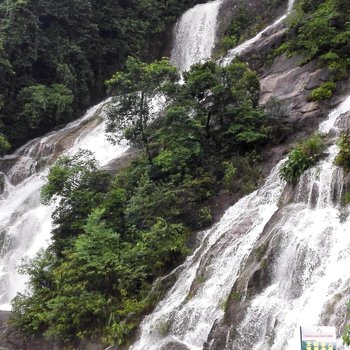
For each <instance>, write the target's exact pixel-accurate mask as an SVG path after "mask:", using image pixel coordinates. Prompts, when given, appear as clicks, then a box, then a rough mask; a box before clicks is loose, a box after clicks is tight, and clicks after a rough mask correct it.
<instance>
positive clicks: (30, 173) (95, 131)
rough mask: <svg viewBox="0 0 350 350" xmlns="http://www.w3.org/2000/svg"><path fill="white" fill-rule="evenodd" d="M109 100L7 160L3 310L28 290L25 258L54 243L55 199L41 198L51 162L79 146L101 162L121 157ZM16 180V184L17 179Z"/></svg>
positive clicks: (0, 245)
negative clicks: (109, 132) (112, 137)
mask: <svg viewBox="0 0 350 350" xmlns="http://www.w3.org/2000/svg"><path fill="white" fill-rule="evenodd" d="M108 102H109V100H106V101H104V102H102V103H100V104H98V105H96V106H94V107H92V108H91V109H90V110H88V111H87V113H86V114H85V115H84V116H83V117H82V118H81V119H79V120H78V121H75V122H73V123H70V124H69V125H67V126H66V127H65V128H63V129H62V130H59V131H56V132H52V133H50V134H48V135H46V136H44V137H42V138H38V139H35V140H33V141H31V142H29V143H28V144H26V145H25V146H23V147H21V148H20V149H19V150H18V151H17V152H15V154H13V155H12V156H8V157H6V158H5V160H3V162H5V163H6V162H7V163H9V164H10V165H9V166H6V171H5V174H6V175H5V182H6V184H5V191H4V193H3V194H2V196H1V197H0V310H7V309H9V308H10V305H9V302H10V300H11V299H12V298H13V297H14V296H15V294H16V293H17V292H20V291H24V289H25V282H26V280H27V278H26V276H22V275H19V274H18V272H17V269H18V265H19V263H20V262H21V259H22V258H23V257H29V258H30V257H33V256H35V254H36V253H37V252H38V250H39V249H40V248H45V247H47V246H48V244H49V241H50V232H51V228H52V221H51V213H52V211H53V209H54V207H55V205H54V204H52V205H50V206H45V205H43V204H41V202H40V189H41V187H42V186H43V185H44V184H45V181H46V175H47V171H48V165H42V163H43V162H45V163H44V164H46V163H47V164H50V163H52V161H53V160H54V159H55V158H57V156H58V155H59V154H62V153H64V154H70V155H72V154H74V153H76V152H77V151H78V150H79V149H82V148H83V149H88V150H90V151H92V152H94V154H95V157H96V159H97V160H98V161H99V164H100V165H101V166H102V165H105V164H107V163H108V162H109V161H111V160H113V159H115V158H117V157H119V156H121V155H122V154H123V153H124V152H125V151H126V149H127V146H126V145H125V144H121V145H112V144H111V143H110V142H109V141H107V139H106V137H105V119H103V115H104V110H103V108H104V107H105V106H106V105H107V104H108ZM11 181H12V182H13V183H11Z"/></svg>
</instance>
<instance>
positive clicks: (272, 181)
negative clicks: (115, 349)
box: [130, 0, 350, 350]
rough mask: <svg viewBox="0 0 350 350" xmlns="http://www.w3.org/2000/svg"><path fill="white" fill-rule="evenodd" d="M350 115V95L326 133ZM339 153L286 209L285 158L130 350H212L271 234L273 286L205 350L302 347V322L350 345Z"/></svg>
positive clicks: (240, 205)
mask: <svg viewBox="0 0 350 350" xmlns="http://www.w3.org/2000/svg"><path fill="white" fill-rule="evenodd" d="M293 4H294V0H290V1H289V3H288V9H287V13H286V14H285V15H283V16H282V17H281V18H279V19H277V20H276V21H275V22H274V23H273V24H272V25H271V26H269V27H267V28H265V30H263V31H262V32H260V33H258V34H257V35H256V36H255V37H254V38H252V39H249V40H248V41H246V42H244V43H242V44H241V45H239V46H237V47H236V48H234V49H232V50H231V51H230V52H229V53H228V55H227V56H226V57H225V58H223V60H222V64H223V65H226V64H229V62H231V61H232V59H233V58H234V57H235V56H237V55H239V54H241V53H243V52H244V51H245V50H247V49H248V48H249V47H251V46H252V45H254V43H256V42H257V41H258V40H259V39H260V38H261V37H262V36H263V35H264V34H265V33H266V32H267V31H269V30H271V29H272V28H275V27H277V26H278V25H279V24H280V23H281V22H282V21H283V20H284V19H285V18H286V16H287V14H288V13H289V12H290V11H291V9H292V6H293ZM197 19H198V18H194V19H193V22H194V23H197ZM178 26H179V24H178ZM177 30H178V31H179V28H177ZM178 56H179V57H181V55H178ZM182 57H184V56H182ZM184 61H185V60H184ZM186 62H187V61H186ZM188 67H189V64H187V65H186V66H185V69H188ZM347 112H350V96H349V97H348V98H347V99H346V100H345V101H344V102H343V103H342V104H341V105H340V106H339V107H338V108H336V109H335V110H334V111H332V112H331V113H330V114H329V117H328V119H327V120H326V121H325V122H323V123H322V124H321V125H320V131H321V132H324V133H328V132H329V131H332V132H333V134H337V132H338V131H339V130H338V129H337V127H336V126H335V123H336V121H337V119H338V118H339V117H340V116H341V115H342V114H344V113H347ZM337 151H338V149H337V146H335V145H332V146H330V147H329V148H328V150H327V157H326V158H325V159H323V160H322V161H321V162H320V163H319V164H318V165H317V166H315V167H313V168H311V169H309V170H308V171H306V172H305V174H304V175H303V176H302V178H301V179H300V182H299V185H298V188H297V189H296V194H295V198H294V200H293V202H292V203H290V204H289V205H285V206H282V208H279V205H280V203H281V200H282V198H283V193H284V189H285V183H284V182H282V181H281V179H280V177H279V172H280V168H281V165H282V164H283V162H284V161H285V160H284V161H281V162H280V163H279V164H278V165H277V166H276V167H275V168H274V169H273V170H272V172H271V174H270V175H269V177H268V178H267V180H266V182H265V184H264V185H263V186H262V187H261V188H260V189H259V190H257V191H255V192H254V193H252V194H250V195H249V196H246V197H244V198H242V199H241V200H240V201H238V202H237V203H236V204H235V205H234V206H233V207H231V208H229V209H228V210H227V212H226V213H225V214H224V216H223V218H222V219H221V220H220V222H218V223H217V224H216V225H215V226H214V227H213V228H211V229H210V230H208V231H206V232H202V233H201V234H200V235H199V237H200V244H199V247H198V248H197V249H196V250H195V251H194V252H193V254H192V255H191V256H189V257H188V258H187V259H186V261H185V262H184V264H183V265H182V266H181V267H180V268H179V270H180V271H181V272H180V273H179V276H178V279H177V281H176V283H175V285H174V286H173V287H172V288H171V289H170V290H169V291H168V292H167V294H166V296H165V297H164V299H163V300H162V301H160V302H159V304H158V305H157V307H156V309H155V310H154V311H153V312H152V313H151V314H150V315H148V316H146V317H145V319H144V320H143V322H142V324H141V326H140V331H139V334H138V338H137V340H136V342H135V343H134V344H133V345H132V346H131V347H130V350H167V349H181V350H200V349H203V346H204V343H205V342H206V341H207V338H208V335H209V332H210V331H211V329H212V327H213V325H214V324H215V323H217V322H220V320H222V318H223V315H224V311H223V310H224V305H225V303H226V302H227V298H228V296H229V294H230V292H231V288H232V286H233V285H234V284H235V282H236V281H237V280H238V279H239V278H240V276H241V274H242V273H243V272H244V271H245V270H244V269H245V268H246V264H247V263H248V260H249V257H251V256H254V254H255V255H256V254H257V253H256V251H257V249H258V248H259V239H260V237H261V236H262V234H263V233H264V234H269V235H270V241H271V242H272V244H273V245H274V249H275V250H274V259H275V260H274V264H273V266H272V267H270V268H271V269H272V270H273V271H272V275H273V278H272V282H271V283H270V284H269V285H268V287H266V288H264V290H263V291H262V292H261V293H260V294H258V295H256V296H255V297H254V298H253V300H252V301H251V302H250V304H249V306H248V307H247V310H246V312H245V317H244V319H242V320H241V321H240V323H239V325H238V326H237V325H236V326H232V329H230V330H229V332H228V333H227V338H226V345H225V349H223V348H222V347H217V348H215V346H214V345H213V342H212V343H210V344H207V345H206V349H210V350H212V349H213V350H238V349H239V350H245V349H247V350H248V349H254V350H268V349H271V350H277V349H283V350H292V349H293V350H294V349H297V348H299V346H300V339H299V326H301V325H327V324H329V325H336V326H337V330H338V334H337V335H338V337H339V341H338V343H339V344H338V348H339V349H345V348H347V347H344V346H342V345H341V343H342V341H341V339H340V337H341V331H342V329H343V327H344V324H345V322H346V319H347V310H348V309H347V303H348V300H349V298H350V277H349V273H348V268H349V266H350V235H349V234H347V233H348V232H350V220H348V218H347V214H346V212H345V213H343V212H342V209H341V207H340V198H341V194H342V191H343V188H342V180H343V172H342V170H341V169H340V168H338V167H336V166H334V164H333V160H334V158H335V155H336V153H337ZM266 228H268V229H269V231H268V233H265V230H266ZM221 336H225V335H222V334H221ZM212 346H213V347H212Z"/></svg>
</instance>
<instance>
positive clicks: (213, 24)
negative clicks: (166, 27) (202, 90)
mask: <svg viewBox="0 0 350 350" xmlns="http://www.w3.org/2000/svg"><path fill="white" fill-rule="evenodd" d="M222 1H223V0H216V1H210V2H208V3H205V4H200V5H196V6H194V7H193V8H192V9H190V10H188V11H187V12H185V13H184V14H183V15H182V17H181V18H180V20H179V21H178V22H177V24H176V26H175V31H174V46H173V49H172V52H171V63H172V64H173V65H174V66H176V67H177V68H178V69H179V70H180V71H187V70H189V69H190V67H191V66H192V65H193V64H195V63H198V62H201V61H204V60H207V59H209V58H210V57H211V54H212V51H213V48H214V45H215V38H216V29H217V16H218V13H219V9H220V6H221V4H222Z"/></svg>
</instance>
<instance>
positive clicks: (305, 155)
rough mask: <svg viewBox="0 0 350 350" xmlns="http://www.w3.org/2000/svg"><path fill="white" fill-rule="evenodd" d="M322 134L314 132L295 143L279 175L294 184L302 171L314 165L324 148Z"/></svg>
mask: <svg viewBox="0 0 350 350" xmlns="http://www.w3.org/2000/svg"><path fill="white" fill-rule="evenodd" d="M325 147H326V145H325V142H324V136H323V135H321V134H314V135H312V136H311V137H309V138H308V139H307V140H305V141H303V142H301V143H299V144H297V145H296V146H295V147H294V148H293V149H292V150H291V151H290V152H289V154H288V159H287V161H286V162H285V164H284V165H283V166H282V168H281V173H280V174H281V177H282V179H284V180H285V181H287V182H288V183H291V184H296V183H297V181H298V180H299V178H300V176H301V175H302V174H303V173H304V171H305V170H306V169H308V168H310V167H311V166H313V165H315V164H316V163H317V161H318V160H319V159H320V157H321V156H322V153H323V151H324V150H325Z"/></svg>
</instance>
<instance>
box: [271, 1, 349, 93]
mask: <svg viewBox="0 0 350 350" xmlns="http://www.w3.org/2000/svg"><path fill="white" fill-rule="evenodd" d="M294 7H295V9H294V11H293V12H292V14H291V15H290V16H289V18H288V24H289V30H288V34H287V40H286V42H284V43H283V44H282V46H281V47H280V48H279V49H278V50H277V53H281V52H283V51H286V52H287V53H289V54H295V53H298V54H301V55H302V56H303V57H304V60H303V63H307V62H309V61H311V60H313V59H317V60H318V62H319V65H320V66H321V67H327V68H328V71H329V72H330V74H331V77H330V78H331V80H332V81H333V82H334V81H337V80H339V79H343V78H345V77H347V76H348V69H349V67H350V57H349V42H350V27H349V21H350V8H349V6H348V3H347V1H346V0H298V1H297V3H296V4H295V6H294ZM334 89H335V85H334V83H332V82H326V83H324V84H322V85H321V86H320V87H319V88H317V89H316V90H314V91H313V92H312V94H311V99H312V100H323V99H327V98H329V97H331V96H332V93H333V91H334Z"/></svg>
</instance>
